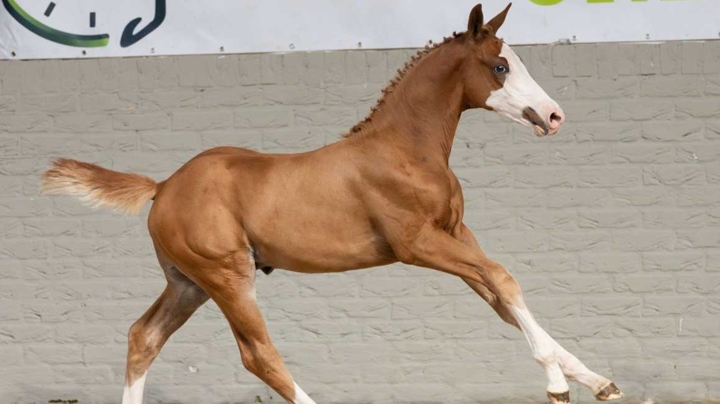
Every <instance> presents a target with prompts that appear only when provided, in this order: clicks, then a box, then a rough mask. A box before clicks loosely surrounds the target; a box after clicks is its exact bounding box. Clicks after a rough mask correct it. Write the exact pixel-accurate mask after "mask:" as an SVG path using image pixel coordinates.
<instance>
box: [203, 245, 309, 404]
mask: <svg viewBox="0 0 720 404" xmlns="http://www.w3.org/2000/svg"><path fill="white" fill-rule="evenodd" d="M231 261H233V262H234V263H233V264H232V265H233V266H234V268H230V269H223V268H217V269H213V270H212V271H203V272H195V273H194V274H193V275H194V276H193V279H197V280H198V283H199V284H200V285H202V287H203V289H205V290H206V291H208V293H209V294H210V296H211V297H212V299H213V300H214V301H215V302H216V303H217V305H218V306H219V307H220V310H222V312H223V314H224V315H225V317H227V320H228V322H229V323H230V328H231V329H232V332H233V335H234V336H235V340H236V341H237V344H238V347H239V348H240V356H241V359H242V363H243V365H244V366H245V368H246V369H247V370H249V371H250V372H252V373H253V374H254V375H255V376H257V377H258V378H260V379H261V380H262V381H263V382H265V383H266V384H267V385H268V386H270V387H271V388H272V389H273V390H275V391H276V392H277V393H278V394H279V395H280V396H281V397H283V398H284V399H285V400H286V401H287V402H288V403H291V404H315V402H314V401H313V400H312V399H311V398H310V397H309V396H308V395H307V394H305V392H304V391H303V390H302V389H301V388H300V387H299V386H298V385H297V384H296V383H295V381H294V380H293V378H292V376H291V375H290V372H288V370H287V368H286V367H285V364H284V363H283V360H282V358H281V357H280V354H278V352H277V350H276V349H275V346H274V345H273V343H272V342H271V341H270V336H269V335H268V331H267V327H266V325H265V320H263V317H262V314H261V313H260V309H259V308H258V306H257V300H256V296H255V272H256V271H255V264H254V262H253V261H252V259H251V258H249V257H247V256H241V257H240V258H236V259H233V260H231Z"/></svg>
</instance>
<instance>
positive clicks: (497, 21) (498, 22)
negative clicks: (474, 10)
mask: <svg viewBox="0 0 720 404" xmlns="http://www.w3.org/2000/svg"><path fill="white" fill-rule="evenodd" d="M510 6H512V3H509V4H508V5H507V7H505V10H503V11H501V12H500V14H498V15H496V16H495V17H493V19H492V20H490V21H488V23H487V25H489V26H490V27H491V28H492V30H493V32H495V33H497V32H498V30H499V29H500V27H502V25H503V23H504V22H505V17H506V16H507V13H508V11H510Z"/></svg>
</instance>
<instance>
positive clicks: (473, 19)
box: [467, 4, 483, 38]
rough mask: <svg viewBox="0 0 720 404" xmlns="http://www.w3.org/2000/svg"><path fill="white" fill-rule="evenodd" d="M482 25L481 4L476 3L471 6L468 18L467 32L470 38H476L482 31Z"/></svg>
mask: <svg viewBox="0 0 720 404" xmlns="http://www.w3.org/2000/svg"><path fill="white" fill-rule="evenodd" d="M482 26H483V12H482V4H478V5H477V6H475V7H473V9H472V11H470V18H468V28H467V32H468V34H470V35H471V37H472V38H476V37H478V36H479V35H480V34H481V33H482Z"/></svg>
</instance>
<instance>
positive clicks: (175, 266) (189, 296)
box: [43, 5, 622, 404]
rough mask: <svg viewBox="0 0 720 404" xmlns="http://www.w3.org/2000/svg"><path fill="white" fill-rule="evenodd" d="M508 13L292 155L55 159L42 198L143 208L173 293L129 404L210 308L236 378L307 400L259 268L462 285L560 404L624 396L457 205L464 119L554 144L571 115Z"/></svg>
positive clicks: (136, 357) (162, 308) (155, 325)
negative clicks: (368, 272) (536, 307)
mask: <svg viewBox="0 0 720 404" xmlns="http://www.w3.org/2000/svg"><path fill="white" fill-rule="evenodd" d="M509 8H510V6H508V7H507V8H506V9H505V10H503V11H502V12H501V13H500V14H499V15H497V16H496V17H494V18H493V19H491V20H490V21H488V22H487V24H483V15H482V8H481V6H480V5H477V6H475V7H474V8H473V9H472V11H471V13H470V17H469V21H468V27H467V32H464V33H461V34H453V36H452V37H451V38H447V39H446V40H445V41H444V42H443V43H442V44H439V45H435V46H433V47H426V49H425V50H423V51H421V52H419V54H418V56H416V57H414V58H413V61H412V62H411V63H410V64H408V65H406V68H405V69H403V70H402V71H401V72H400V75H399V76H398V77H397V78H396V79H394V80H393V81H392V83H391V85H390V86H389V87H388V88H386V89H385V90H384V91H383V93H384V95H383V97H382V98H381V99H380V101H379V103H378V105H377V107H376V108H373V111H372V112H371V114H370V116H368V118H367V119H365V121H363V122H361V123H360V124H358V125H357V126H355V127H354V128H353V129H352V130H351V131H350V132H351V133H350V134H349V135H347V136H346V139H344V140H342V141H340V142H337V143H334V144H331V145H328V146H326V147H323V148H321V149H318V150H314V151H312V152H308V153H301V154H285V155H277V154H261V153H257V152H254V151H250V150H245V149H239V148H234V147H220V148H216V149H211V150H208V151H206V152H204V153H202V154H200V155H198V156H197V157H195V158H193V159H192V160H190V161H189V162H188V163H187V164H185V165H184V166H183V167H182V168H180V169H179V170H178V171H177V172H175V173H174V174H173V175H172V176H171V177H170V178H169V179H167V180H166V181H163V182H159V183H156V182H155V181H153V180H152V179H149V178H147V177H143V176H139V175H136V174H124V173H119V172H115V171H110V170H106V169H104V168H101V167H98V166H96V165H92V164H87V163H81V162H78V161H74V160H66V159H60V160H57V161H55V163H54V165H53V167H52V168H51V169H50V170H48V171H47V172H46V173H45V175H44V179H43V189H44V191H45V192H47V193H52V194H67V195H76V196H81V197H83V199H84V200H86V201H87V202H90V203H91V204H92V205H94V206H100V205H104V206H109V207H111V208H114V209H116V210H120V211H124V212H126V213H136V212H138V210H139V209H140V208H141V207H142V206H143V205H145V204H146V203H147V202H148V201H150V200H151V199H154V201H155V202H154V204H153V206H152V209H151V211H150V215H149V218H148V226H149V230H150V235H151V237H152V240H153V244H154V246H155V250H156V251H157V256H158V259H159V261H160V266H161V267H162V268H163V270H164V272H165V276H166V278H167V281H168V285H167V287H166V289H165V291H164V292H163V293H162V294H161V295H160V297H159V298H158V300H157V301H156V302H155V303H154V304H153V305H152V307H150V309H149V310H148V311H147V312H146V313H145V314H144V315H143V316H142V317H141V318H140V319H139V320H138V321H137V322H136V323H135V324H133V325H132V327H131V328H130V332H129V334H128V339H129V344H128V345H129V347H128V357H127V373H126V387H125V391H124V396H123V404H140V403H141V402H142V394H143V386H144V383H145V377H146V375H147V371H148V368H149V367H150V364H151V363H152V361H153V359H155V357H156V356H157V355H158V353H159V351H160V349H161V348H162V346H163V344H164V343H165V341H167V339H168V338H169V337H170V336H171V335H172V333H173V332H175V330H177V329H178V328H180V326H182V325H183V323H185V321H187V319H188V318H189V317H190V316H191V315H192V314H193V312H195V310H197V309H198V308H199V307H200V306H201V305H202V304H203V303H205V302H206V301H207V300H208V299H210V298H211V299H213V300H214V301H215V302H216V303H217V304H218V306H219V307H220V309H221V310H222V312H223V314H224V315H225V316H226V317H227V319H228V321H229V323H230V327H231V328H232V331H233V334H234V336H235V338H236V340H237V344H238V346H239V348H240V353H241V358H242V362H243V364H244V365H245V367H246V368H247V369H248V370H249V371H250V372H252V373H254V374H255V375H257V377H259V378H260V379H262V380H263V381H264V382H265V383H267V384H268V385H269V386H270V387H272V388H273V389H274V390H275V391H276V392H277V393H278V394H280V395H281V396H282V397H283V398H284V399H285V400H287V402H288V403H295V404H309V403H314V401H313V400H312V399H311V398H310V397H308V395H307V394H305V392H303V390H302V389H301V388H300V387H299V386H298V385H297V383H296V382H295V380H294V379H293V377H292V376H291V375H290V373H288V371H287V369H286V367H285V365H284V364H283V361H282V359H281V358H280V356H279V355H278V353H277V351H276V350H275V347H274V346H273V344H272V343H271V341H270V337H269V336H268V332H267V329H266V326H265V322H264V321H263V318H262V315H261V313H260V311H259V310H258V307H257V302H256V296H255V274H256V270H257V269H263V270H265V271H268V272H269V271H270V270H272V268H285V269H288V270H291V271H297V272H304V273H323V272H341V271H347V270H351V269H361V268H368V267H373V266H378V265H385V264H390V263H393V262H397V261H400V262H403V263H405V264H412V265H418V266H422V267H426V268H431V269H435V270H438V271H442V272H447V273H449V274H453V275H456V276H459V277H461V278H462V279H463V280H464V281H465V282H466V283H467V284H468V285H469V286H470V288H472V289H473V290H474V291H475V292H477V293H478V294H479V295H480V296H481V297H482V298H483V299H485V300H486V301H487V302H488V303H489V304H490V305H491V306H492V307H493V308H494V309H495V310H496V311H497V313H498V314H499V315H500V317H501V318H502V319H503V320H505V321H506V322H508V323H509V324H511V325H513V326H515V327H517V328H518V329H520V330H521V331H522V332H523V333H524V335H525V337H526V338H527V341H528V343H529V344H530V348H531V350H532V354H533V357H534V358H535V360H536V361H537V362H538V363H539V364H540V365H541V366H542V368H543V369H544V370H545V373H546V374H547V378H548V380H549V383H548V386H547V394H548V397H549V398H550V400H551V401H552V402H553V403H569V393H568V390H569V388H568V383H567V381H566V380H567V379H571V380H575V381H577V382H579V383H581V384H583V385H585V386H587V387H588V388H590V389H591V390H592V392H593V393H594V394H595V396H596V398H597V399H598V400H603V401H605V400H611V399H616V398H620V397H622V393H621V392H620V391H619V390H618V389H617V388H616V387H615V385H614V384H613V383H612V382H611V381H610V380H608V379H606V378H605V377H602V376H600V375H598V374H596V373H594V372H592V371H590V370H589V369H588V368H587V367H585V366H584V365H583V364H582V363H581V362H580V361H579V360H578V359H577V358H576V357H575V356H573V355H571V354H570V353H568V352H567V351H566V350H565V349H563V348H562V347H561V346H560V345H559V344H558V343H557V342H556V341H555V340H553V339H552V338H551V337H550V336H549V335H548V334H547V333H546V332H545V331H544V330H543V329H542V328H541V327H540V326H539V325H538V323H537V322H536V321H535V319H534V318H533V316H532V314H530V311H528V308H527V307H526V305H525V302H524V301H523V295H522V292H521V290H520V286H519V285H518V283H517V282H516V281H515V279H514V278H513V277H512V275H510V273H509V272H508V271H507V270H506V269H505V268H504V267H503V266H502V265H500V264H498V263H497V262H494V261H493V260H491V259H490V258H488V257H487V256H486V255H485V254H484V253H483V251H482V249H481V248H480V247H479V246H478V244H477V242H476V241H475V238H474V237H473V235H472V233H471V232H470V231H469V230H468V228H467V227H466V226H465V225H464V224H463V194H462V190H461V188H460V183H459V182H458V179H457V178H456V177H455V175H454V174H453V172H452V170H451V169H450V167H449V165H448V159H449V156H450V151H451V148H452V143H453V138H454V135H455V130H456V128H457V125H458V121H459V119H460V114H461V113H462V111H464V110H466V109H470V108H485V109H488V110H493V111H496V112H498V113H500V114H501V115H503V116H506V117H509V118H510V119H512V120H514V121H517V122H519V123H521V124H523V125H525V126H528V127H531V128H533V130H534V131H535V133H536V134H537V135H538V136H545V135H552V134H554V133H556V132H557V131H558V129H559V128H560V125H561V124H562V122H563V120H564V116H563V112H562V110H561V109H560V107H559V106H558V105H557V103H556V102H555V101H553V100H552V99H550V97H549V96H548V95H547V94H546V93H545V92H544V91H543V90H542V89H541V88H540V87H539V86H538V85H537V83H535V81H534V80H533V79H532V78H531V77H530V75H529V74H528V72H527V70H526V68H525V66H524V65H523V64H522V62H521V61H520V59H519V58H518V56H517V55H516V54H515V53H514V52H513V51H512V50H511V49H510V47H509V46H508V45H507V44H505V43H504V42H503V41H502V40H501V39H499V38H498V37H496V36H495V34H496V33H497V31H498V29H499V28H500V26H501V25H502V24H503V22H504V20H505V16H506V14H507V12H508V9H509Z"/></svg>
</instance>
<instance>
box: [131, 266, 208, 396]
mask: <svg viewBox="0 0 720 404" xmlns="http://www.w3.org/2000/svg"><path fill="white" fill-rule="evenodd" d="M161 266H162V267H163V270H164V271H165V277H166V278H167V281H168V285H167V286H166V287H165V290H164V291H163V292H162V294H161V295H160V297H158V299H157V300H156V301H155V303H153V305H152V306H151V307H150V308H149V309H148V310H147V311H146V312H145V314H143V316H142V317H140V319H139V320H137V321H136V322H135V323H134V324H133V325H132V326H131V327H130V332H129V333H128V355H127V369H126V372H125V390H124V392H123V401H122V404H142V398H143V388H144V387H145V377H146V375H147V371H148V368H150V364H152V362H153V360H154V359H155V357H157V355H158V354H159V353H160V349H161V348H162V346H163V345H164V344H165V341H167V340H168V338H170V336H171V335H172V334H173V333H174V332H175V331H176V330H177V329H178V328H180V327H181V326H182V325H183V324H185V322H186V321H187V320H188V319H189V318H190V316H191V315H192V314H193V313H194V312H195V311H196V310H197V309H198V308H199V307H200V306H202V305H203V304H204V303H205V302H206V301H207V300H208V298H209V297H208V295H207V294H206V293H205V292H204V291H203V290H202V289H200V288H199V287H198V286H197V285H196V284H194V283H193V282H192V281H191V280H190V279H188V278H187V277H186V276H185V275H183V274H181V273H180V272H179V271H178V270H177V269H175V268H174V267H172V266H171V265H170V264H167V263H163V262H161Z"/></svg>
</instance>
